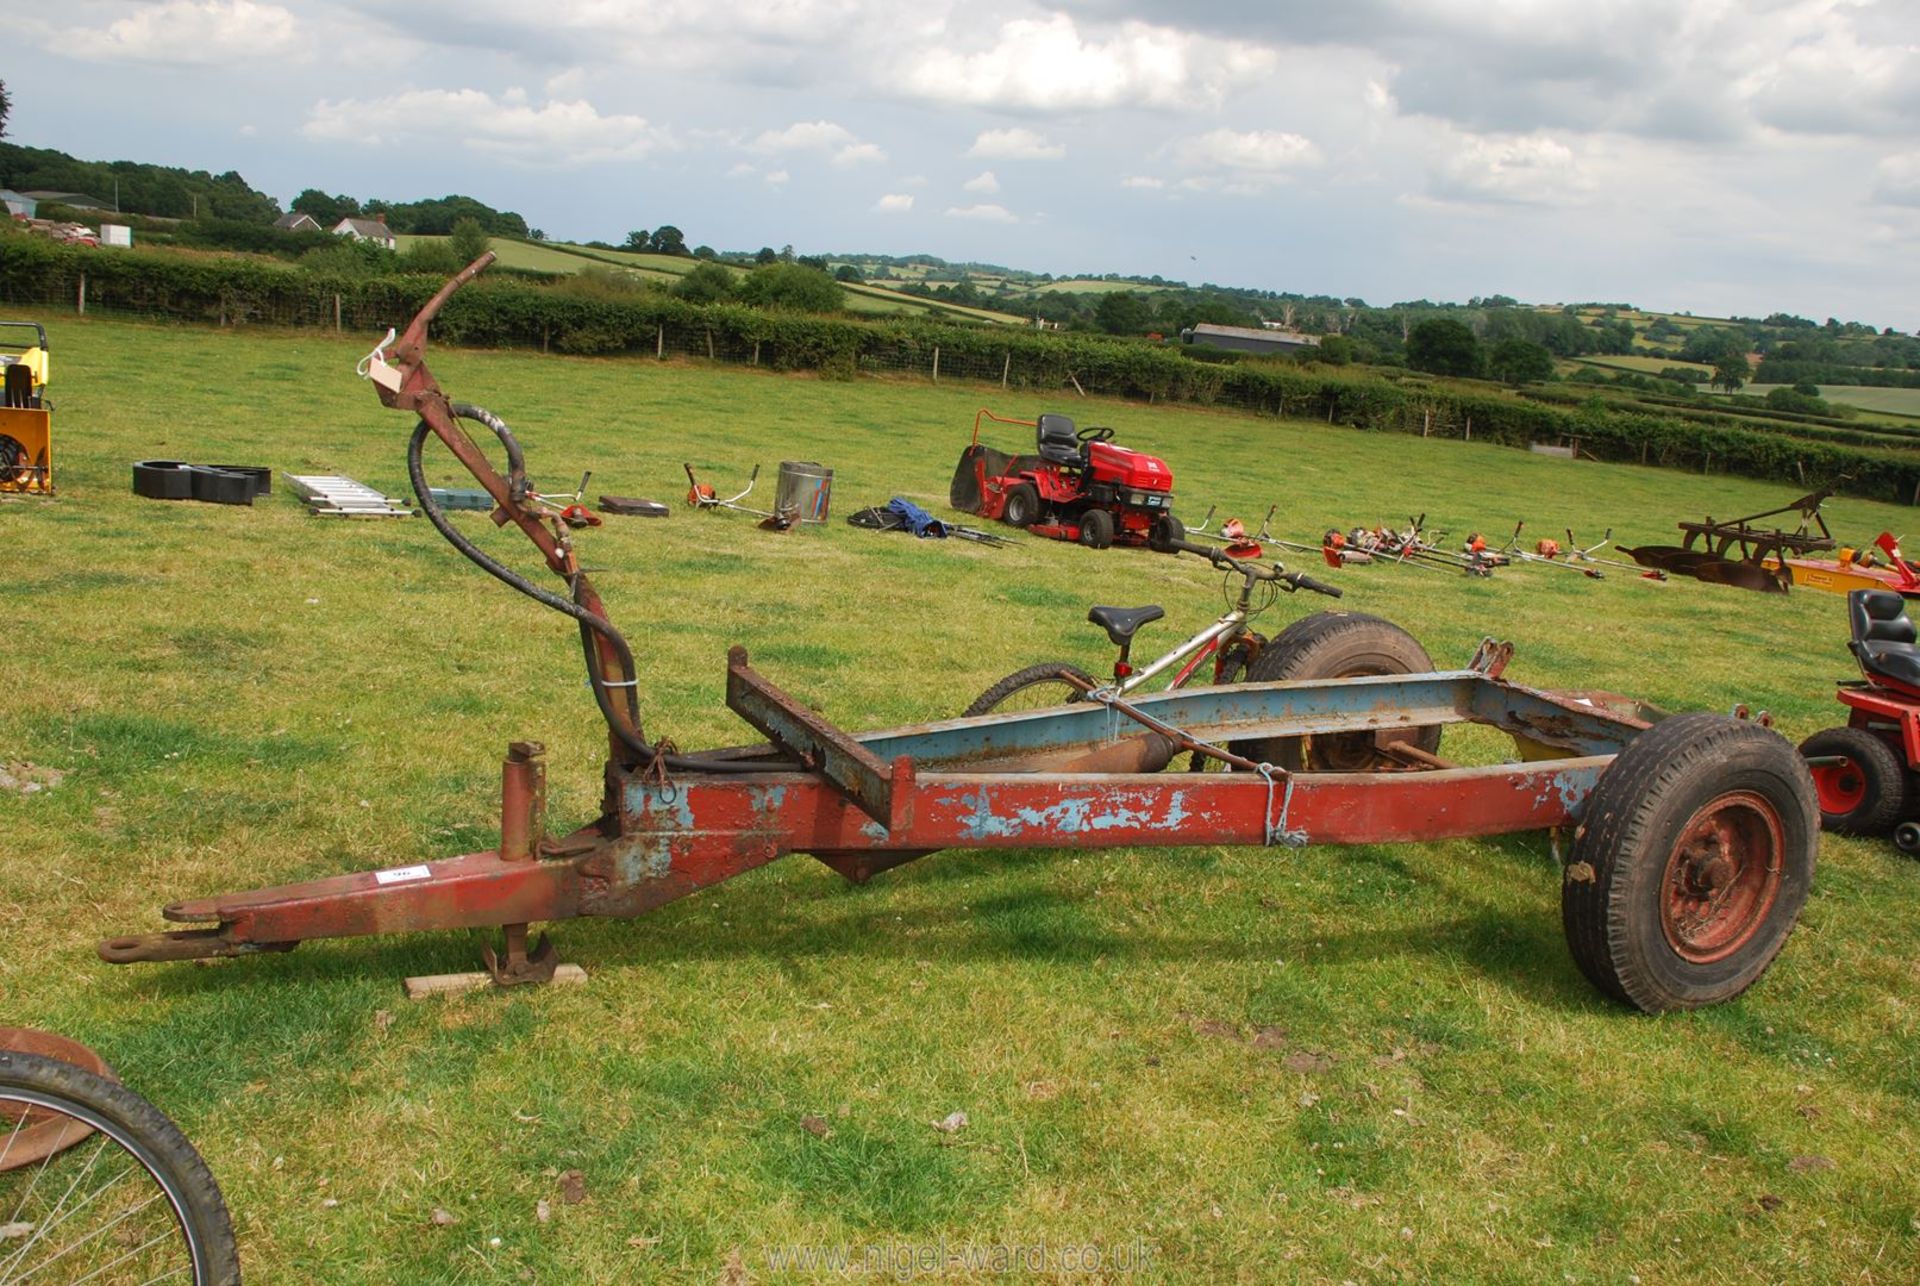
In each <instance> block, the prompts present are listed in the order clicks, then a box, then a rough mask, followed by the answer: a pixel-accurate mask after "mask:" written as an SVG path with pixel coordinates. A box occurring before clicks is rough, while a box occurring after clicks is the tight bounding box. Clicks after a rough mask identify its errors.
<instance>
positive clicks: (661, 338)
mask: <svg viewBox="0 0 1920 1286" xmlns="http://www.w3.org/2000/svg"><path fill="white" fill-rule="evenodd" d="M653 355H654V356H655V357H657V358H659V359H660V360H661V361H665V360H666V357H667V328H666V326H665V325H659V326H655V327H654V328H653Z"/></svg>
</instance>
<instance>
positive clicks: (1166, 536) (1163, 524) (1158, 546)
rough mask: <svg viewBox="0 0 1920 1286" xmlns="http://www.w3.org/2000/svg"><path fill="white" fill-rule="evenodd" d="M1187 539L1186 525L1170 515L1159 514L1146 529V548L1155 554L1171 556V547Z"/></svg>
mask: <svg viewBox="0 0 1920 1286" xmlns="http://www.w3.org/2000/svg"><path fill="white" fill-rule="evenodd" d="M1186 538H1187V525H1186V524H1185V523H1183V522H1181V521H1180V520H1179V519H1178V518H1176V517H1174V516H1173V515H1172V514H1161V515H1160V516H1159V517H1158V518H1155V519H1154V520H1153V526H1151V527H1149V528H1147V548H1149V549H1151V550H1152V551H1153V552H1154V553H1156V554H1171V553H1172V552H1173V547H1174V546H1175V545H1177V544H1179V543H1180V542H1181V541H1183V540H1185V539H1186Z"/></svg>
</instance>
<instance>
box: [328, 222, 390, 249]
mask: <svg viewBox="0 0 1920 1286" xmlns="http://www.w3.org/2000/svg"><path fill="white" fill-rule="evenodd" d="M331 230H332V232H333V235H334V236H336V237H352V238H353V239H354V240H355V241H372V242H376V243H378V244H379V245H383V246H385V247H386V248H387V249H389V250H392V249H393V248H394V247H395V246H396V245H398V244H399V240H398V238H396V237H395V236H394V235H393V232H392V230H391V229H389V228H388V227H387V221H386V220H385V219H342V220H340V222H338V223H336V224H334V225H333V228H332V229H331Z"/></svg>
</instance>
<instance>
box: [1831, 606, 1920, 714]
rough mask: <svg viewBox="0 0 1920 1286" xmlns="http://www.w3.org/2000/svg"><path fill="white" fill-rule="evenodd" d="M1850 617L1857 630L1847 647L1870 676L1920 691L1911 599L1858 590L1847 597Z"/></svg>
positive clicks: (1919, 653)
mask: <svg viewBox="0 0 1920 1286" xmlns="http://www.w3.org/2000/svg"><path fill="white" fill-rule="evenodd" d="M1847 617H1848V621H1849V623H1850V624H1851V625H1852V627H1853V638H1852V640H1851V641H1849V642H1848V644H1847V646H1848V647H1849V648H1850V649H1852V651H1853V655H1854V657H1855V658H1856V659H1857V660H1858V661H1859V662H1860V668H1861V669H1862V670H1864V671H1865V672H1866V675H1867V677H1868V678H1869V679H1878V680H1883V681H1885V682H1887V683H1891V684H1892V685H1893V686H1894V687H1897V688H1902V689H1906V690H1908V691H1912V692H1920V647H1915V646H1914V637H1915V632H1914V628H1913V622H1912V621H1911V620H1909V619H1907V600H1906V599H1904V598H1902V597H1900V595H1898V594H1896V593H1894V592H1893V591H1892V590H1890V589H1856V590H1854V591H1853V592H1852V593H1850V594H1848V595H1847Z"/></svg>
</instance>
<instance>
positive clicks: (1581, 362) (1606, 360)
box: [1573, 355, 1713, 375]
mask: <svg viewBox="0 0 1920 1286" xmlns="http://www.w3.org/2000/svg"><path fill="white" fill-rule="evenodd" d="M1573 364H1574V365H1575V366H1598V367H1600V368H1602V369H1604V370H1610V371H1632V372H1633V373H1634V374H1636V375H1658V374H1659V373H1660V372H1661V371H1664V370H1666V369H1667V368H1668V367H1678V368H1679V369H1681V370H1689V371H1702V372H1704V373H1706V374H1708V375H1711V374H1713V367H1711V366H1707V365H1705V364H1703V363H1701V362H1683V361H1681V360H1680V359H1679V358H1677V357H1662V356H1658V355H1656V356H1653V357H1632V356H1625V355H1618V356H1609V357H1582V358H1578V359H1576V360H1575V361H1574V363H1573Z"/></svg>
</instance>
